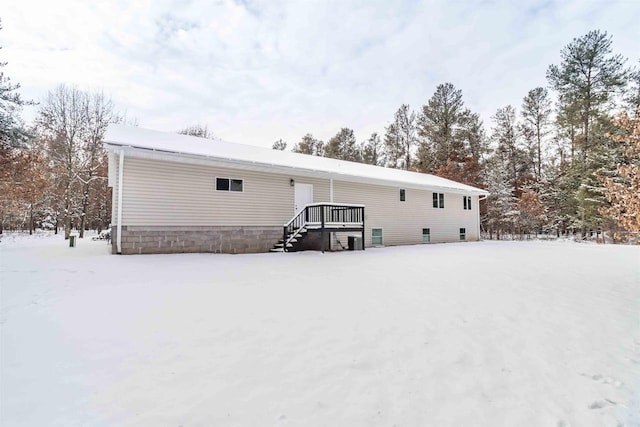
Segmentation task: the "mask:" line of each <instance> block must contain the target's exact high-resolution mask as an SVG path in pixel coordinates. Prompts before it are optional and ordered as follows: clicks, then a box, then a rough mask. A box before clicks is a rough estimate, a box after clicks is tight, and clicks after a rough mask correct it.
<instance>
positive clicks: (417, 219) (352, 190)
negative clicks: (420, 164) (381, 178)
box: [333, 181, 478, 246]
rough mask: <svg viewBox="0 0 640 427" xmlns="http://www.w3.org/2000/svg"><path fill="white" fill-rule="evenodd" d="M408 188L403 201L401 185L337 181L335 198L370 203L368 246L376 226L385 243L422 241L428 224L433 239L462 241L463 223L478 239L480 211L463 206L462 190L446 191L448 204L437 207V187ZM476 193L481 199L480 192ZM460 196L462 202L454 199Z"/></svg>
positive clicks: (469, 237) (468, 236)
mask: <svg viewBox="0 0 640 427" xmlns="http://www.w3.org/2000/svg"><path fill="white" fill-rule="evenodd" d="M405 191H406V201H405V202H400V200H399V197H398V187H391V186H380V185H372V184H361V183H354V182H346V181H334V185H333V194H334V198H333V199H334V201H335V202H337V203H358V204H363V205H365V206H366V207H365V227H366V230H365V239H366V241H365V244H366V246H371V244H372V243H371V229H372V228H382V229H383V230H384V243H383V244H384V245H403V244H404V245H406V244H419V243H422V242H423V237H422V230H423V228H426V227H425V225H427V224H428V226H429V229H430V237H429V240H430V242H431V243H439V242H457V241H460V233H459V232H460V228H461V227H465V228H466V229H467V235H466V237H467V240H478V236H477V234H478V233H477V221H478V219H477V211H469V210H464V209H463V207H462V197H463V196H462V195H461V194H454V193H444V199H445V207H444V208H443V209H434V208H433V191H430V190H417V189H412V188H407V189H405ZM472 197H473V199H474V203H477V202H478V196H472ZM458 200H459V203H454V201H458ZM447 201H448V202H447ZM340 234H342V233H340ZM353 234H355V233H353ZM340 237H341V238H340V241H342V240H343V239H344V240H345V241H346V238H344V237H343V236H340Z"/></svg>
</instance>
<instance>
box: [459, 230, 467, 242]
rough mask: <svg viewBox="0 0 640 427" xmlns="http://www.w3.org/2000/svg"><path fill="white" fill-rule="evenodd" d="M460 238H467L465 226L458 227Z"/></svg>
mask: <svg viewBox="0 0 640 427" xmlns="http://www.w3.org/2000/svg"><path fill="white" fill-rule="evenodd" d="M460 240H467V229H466V228H461V229H460Z"/></svg>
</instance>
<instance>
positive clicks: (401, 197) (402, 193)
mask: <svg viewBox="0 0 640 427" xmlns="http://www.w3.org/2000/svg"><path fill="white" fill-rule="evenodd" d="M406 200H407V195H406V193H405V191H404V188H401V189H400V201H401V202H404V201H406Z"/></svg>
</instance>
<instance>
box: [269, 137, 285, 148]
mask: <svg viewBox="0 0 640 427" xmlns="http://www.w3.org/2000/svg"><path fill="white" fill-rule="evenodd" d="M271 148H272V149H274V150H280V151H284V150H286V149H287V143H286V142H284V141H283V140H282V139H279V140H277V141H276V142H274V143H273V145H272V146H271Z"/></svg>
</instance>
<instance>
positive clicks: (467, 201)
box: [462, 196, 471, 211]
mask: <svg viewBox="0 0 640 427" xmlns="http://www.w3.org/2000/svg"><path fill="white" fill-rule="evenodd" d="M462 207H463V208H464V210H466V211H467V210H468V211H470V210H471V196H462Z"/></svg>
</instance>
